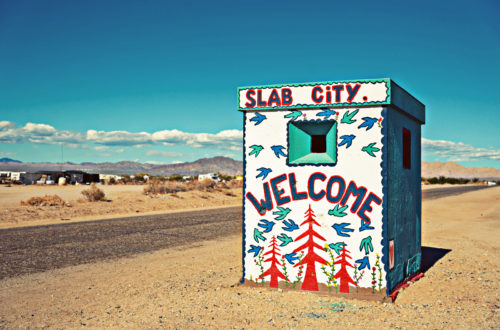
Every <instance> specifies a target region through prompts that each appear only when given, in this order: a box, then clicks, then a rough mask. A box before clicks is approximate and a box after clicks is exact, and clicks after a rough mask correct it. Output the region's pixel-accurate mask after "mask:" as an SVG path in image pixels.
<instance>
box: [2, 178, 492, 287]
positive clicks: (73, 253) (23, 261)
mask: <svg viewBox="0 0 500 330" xmlns="http://www.w3.org/2000/svg"><path fill="white" fill-rule="evenodd" d="M482 188H483V187H481V186H460V187H449V188H448V187H447V188H436V189H431V190H426V191H424V192H423V198H424V199H434V198H440V197H444V196H449V195H457V194H461V193H464V192H467V191H471V190H477V189H482ZM239 233H241V207H231V208H221V209H211V210H202V211H193V212H179V213H171V214H161V215H148V216H137V217H127V218H118V219H111V220H100V221H91V222H80V223H69V224H58V225H50V226H37V227H24V228H13V229H4V230H0V279H1V278H5V277H11V276H17V275H22V274H28V273H34V272H41V271H45V270H49V269H54V268H60V267H64V266H69V265H78V264H82V263H90V262H95V261H98V260H105V259H113V258H118V257H125V256H130V255H133V254H137V253H143V252H150V251H155V250H160V249H164V248H168V247H173V246H179V245H186V244H189V245H191V246H196V244H198V243H199V242H201V241H204V240H208V239H214V238H217V237H223V236H228V235H232V234H239Z"/></svg>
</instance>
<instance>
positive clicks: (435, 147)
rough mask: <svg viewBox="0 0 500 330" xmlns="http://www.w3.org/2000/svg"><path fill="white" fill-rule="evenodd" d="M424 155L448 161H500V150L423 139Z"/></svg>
mask: <svg viewBox="0 0 500 330" xmlns="http://www.w3.org/2000/svg"><path fill="white" fill-rule="evenodd" d="M422 151H423V153H424V154H428V155H433V156H437V157H440V158H442V159H444V160H447V161H479V160H500V150H498V149H493V148H476V147H473V146H471V145H468V144H464V143H462V142H458V143H457V142H452V141H445V140H429V139H425V138H422Z"/></svg>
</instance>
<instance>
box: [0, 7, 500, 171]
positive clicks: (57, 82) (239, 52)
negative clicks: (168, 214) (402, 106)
mask: <svg viewBox="0 0 500 330" xmlns="http://www.w3.org/2000/svg"><path fill="white" fill-rule="evenodd" d="M499 14H500V4H499V2H498V1H495V0H491V1H475V2H471V1H447V2H437V1H418V2H416V1H415V2H405V1H385V2H383V4H382V2H375V1H356V2H349V3H348V2H345V1H342V2H341V1H339V2H337V1H307V2H306V1H296V2H295V1H287V2H283V1H275V2H271V1H210V2H207V1H195V2H193V1H176V2H173V1H140V2H139V1H44V2H40V1H1V2H0V50H1V51H0V157H10V158H14V159H19V160H21V161H25V162H28V161H34V162H41V161H52V162H57V161H60V160H61V159H63V160H64V161H71V162H76V163H79V162H83V161H92V162H104V161H119V160H138V161H141V162H156V163H173V162H179V161H192V160H196V159H198V158H201V157H207V156H208V157H210V156H214V155H225V156H229V157H232V158H235V159H241V158H242V155H241V130H242V114H241V113H239V112H238V111H237V110H236V107H237V106H236V88H237V87H238V86H248V85H261V84H274V83H290V82H311V81H328V80H348V79H359V78H383V77H389V78H392V79H393V80H394V81H395V82H397V83H398V84H400V85H401V86H403V87H404V88H405V89H407V90H408V91H410V93H412V94H413V95H414V96H416V97H417V98H418V99H419V100H420V101H422V102H423V103H424V104H425V105H426V107H427V123H426V125H425V126H423V135H422V136H423V138H424V139H423V147H424V152H423V160H427V161H448V160H451V161H457V162H458V163H460V164H462V165H466V166H489V167H495V168H500V129H499V128H498V119H499V118H500V116H499V114H498V111H499V110H500V107H499V106H498V103H497V102H498V101H497V97H498V95H500V92H499V87H500V84H499V82H498V76H500V65H499V62H500V61H499V60H500V58H499V55H498V54H500V23H499V21H500V20H498V15H499ZM61 145H62V147H61ZM61 149H63V150H62V152H61Z"/></svg>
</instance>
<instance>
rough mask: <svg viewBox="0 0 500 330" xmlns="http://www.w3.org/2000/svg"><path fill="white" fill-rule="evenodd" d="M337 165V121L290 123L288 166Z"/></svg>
mask: <svg viewBox="0 0 500 330" xmlns="http://www.w3.org/2000/svg"><path fill="white" fill-rule="evenodd" d="M335 164H337V122H336V121H335V120H310V121H290V122H289V123H288V155H287V165H289V166H300V165H332V166H334V165H335Z"/></svg>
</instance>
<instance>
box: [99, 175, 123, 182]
mask: <svg viewBox="0 0 500 330" xmlns="http://www.w3.org/2000/svg"><path fill="white" fill-rule="evenodd" d="M121 179H122V176H121V175H116V174H99V181H111V180H115V181H120V180H121Z"/></svg>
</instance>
